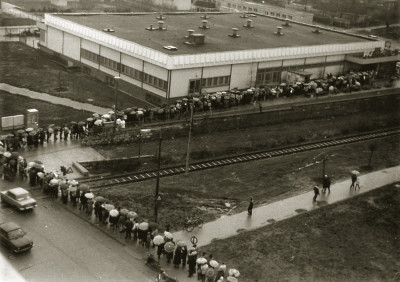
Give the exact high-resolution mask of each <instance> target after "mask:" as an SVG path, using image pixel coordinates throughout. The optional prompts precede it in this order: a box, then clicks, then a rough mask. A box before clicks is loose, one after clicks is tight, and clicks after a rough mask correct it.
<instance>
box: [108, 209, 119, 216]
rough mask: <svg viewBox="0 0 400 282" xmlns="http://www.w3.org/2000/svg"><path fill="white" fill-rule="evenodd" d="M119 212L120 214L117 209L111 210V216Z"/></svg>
mask: <svg viewBox="0 0 400 282" xmlns="http://www.w3.org/2000/svg"><path fill="white" fill-rule="evenodd" d="M118 214H119V212H118V211H117V210H116V209H112V210H110V216H112V217H116V216H118Z"/></svg>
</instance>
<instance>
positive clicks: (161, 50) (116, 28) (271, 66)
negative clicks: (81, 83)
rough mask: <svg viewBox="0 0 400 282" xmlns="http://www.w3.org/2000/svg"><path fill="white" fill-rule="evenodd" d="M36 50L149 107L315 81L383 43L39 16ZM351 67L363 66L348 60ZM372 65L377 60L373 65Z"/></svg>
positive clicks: (217, 22)
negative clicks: (305, 78) (304, 77)
mask: <svg viewBox="0 0 400 282" xmlns="http://www.w3.org/2000/svg"><path fill="white" fill-rule="evenodd" d="M39 26H40V28H41V37H40V45H41V49H42V50H45V51H48V52H51V53H53V54H54V55H56V56H58V57H60V58H61V59H63V60H64V61H65V62H67V63H68V64H69V65H70V66H81V67H82V68H83V70H84V71H85V72H86V73H88V74H90V75H93V76H95V77H97V78H99V79H101V80H102V81H104V82H106V83H108V84H110V85H113V84H114V77H116V76H119V77H120V78H121V79H120V80H119V83H118V87H119V89H121V90H123V91H125V92H127V93H130V94H131V95H134V96H136V97H138V98H141V99H145V100H147V101H149V102H151V103H154V104H163V103H165V102H168V101H174V100H176V99H178V98H180V97H186V96H188V95H189V96H190V95H196V94H198V93H201V92H204V91H207V92H208V93H212V92H216V91H227V90H230V89H232V88H239V89H243V88H247V87H252V86H259V85H265V84H269V85H277V84H279V83H280V82H282V81H285V80H286V79H288V76H290V75H291V73H292V71H296V73H295V74H296V75H299V73H300V74H301V73H302V72H303V73H309V74H310V76H311V78H320V77H324V76H326V74H328V73H332V74H338V73H341V72H343V71H344V70H345V69H346V60H347V58H353V57H352V56H353V55H354V56H361V57H362V55H363V54H365V53H366V52H370V51H371V50H375V49H376V48H384V45H385V42H384V41H379V40H376V39H373V38H367V37H361V36H353V35H350V34H346V33H341V32H336V31H332V30H322V29H318V27H315V26H311V25H307V24H297V23H294V22H290V21H285V22H284V21H283V20H278V19H275V18H270V17H266V16H263V15H257V16H256V17H245V16H244V15H243V14H222V13H208V14H199V13H178V14H159V13H150V14H130V13H129V14H46V15H45V22H44V24H40V25H39ZM350 61H351V64H352V67H357V66H360V68H361V67H363V66H365V64H368V62H367V63H366V61H363V62H362V63H360V62H358V61H359V58H355V59H351V60H350ZM374 63H376V62H374Z"/></svg>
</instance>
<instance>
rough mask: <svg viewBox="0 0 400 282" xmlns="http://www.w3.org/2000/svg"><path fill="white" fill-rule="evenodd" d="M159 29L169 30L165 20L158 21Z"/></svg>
mask: <svg viewBox="0 0 400 282" xmlns="http://www.w3.org/2000/svg"><path fill="white" fill-rule="evenodd" d="M158 30H167V28H166V27H164V22H163V21H158Z"/></svg>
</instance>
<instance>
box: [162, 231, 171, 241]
mask: <svg viewBox="0 0 400 282" xmlns="http://www.w3.org/2000/svg"><path fill="white" fill-rule="evenodd" d="M164 236H165V238H168V239H172V233H171V232H168V231H164Z"/></svg>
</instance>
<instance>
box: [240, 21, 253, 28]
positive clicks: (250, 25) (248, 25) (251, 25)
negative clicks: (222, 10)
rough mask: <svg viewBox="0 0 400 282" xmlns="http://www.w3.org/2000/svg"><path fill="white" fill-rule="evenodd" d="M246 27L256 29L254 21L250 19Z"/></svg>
mask: <svg viewBox="0 0 400 282" xmlns="http://www.w3.org/2000/svg"><path fill="white" fill-rule="evenodd" d="M243 26H244V27H254V24H253V20H250V19H248V20H247V21H246V24H244V25H243Z"/></svg>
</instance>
